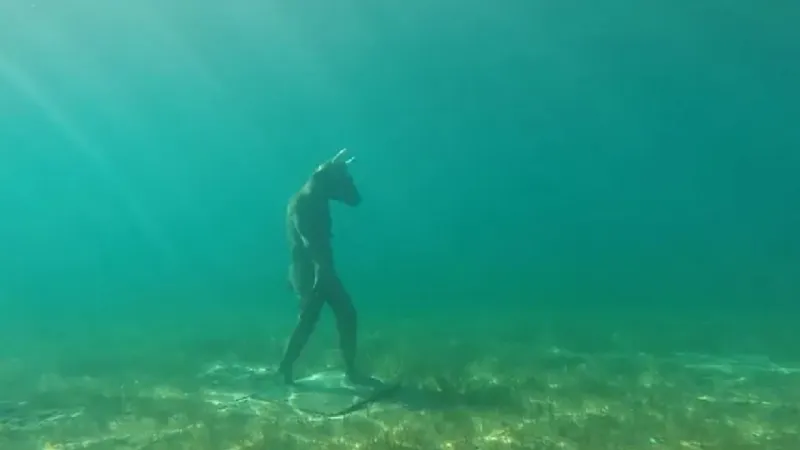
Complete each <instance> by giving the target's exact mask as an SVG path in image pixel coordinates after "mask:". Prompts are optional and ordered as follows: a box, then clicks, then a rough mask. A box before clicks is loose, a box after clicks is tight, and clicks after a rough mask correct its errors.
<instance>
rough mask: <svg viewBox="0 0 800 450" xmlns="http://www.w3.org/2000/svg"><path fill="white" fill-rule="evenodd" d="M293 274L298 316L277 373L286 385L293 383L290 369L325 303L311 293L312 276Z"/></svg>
mask: <svg viewBox="0 0 800 450" xmlns="http://www.w3.org/2000/svg"><path fill="white" fill-rule="evenodd" d="M294 270H295V273H294V274H293V276H292V277H291V278H292V285H293V287H294V289H295V292H296V293H297V296H298V299H299V300H300V315H299V317H298V320H297V324H296V325H295V327H294V331H293V332H292V335H291V336H290V337H289V342H288V343H287V344H286V350H285V351H284V354H283V359H282V360H281V363H280V366H279V368H278V371H279V372H280V373H281V374H282V375H283V378H284V380H285V381H286V382H287V383H292V382H293V381H294V378H293V374H292V367H293V365H294V363H295V361H297V358H299V357H300V353H302V351H303V348H304V347H305V346H306V343H308V339H309V338H310V337H311V333H313V331H314V328H315V326H316V324H317V321H318V320H319V314H320V312H321V311H322V305H324V304H325V301H324V299H323V297H322V296H320V295H315V293H314V292H313V291H312V287H313V275H312V276H311V277H308V276H305V275H307V274H304V273H300V272H303V270H302V268H299V267H298V268H294Z"/></svg>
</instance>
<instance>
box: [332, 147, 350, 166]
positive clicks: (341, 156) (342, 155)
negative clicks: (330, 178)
mask: <svg viewBox="0 0 800 450" xmlns="http://www.w3.org/2000/svg"><path fill="white" fill-rule="evenodd" d="M355 160H356V157H355V156H351V157H349V158H347V149H346V148H343V149H341V150H339V153H337V154H336V156H334V157H333V159H331V162H332V163H334V164H338V163H342V162H343V163H345V164H350V163H352V162H353V161H355Z"/></svg>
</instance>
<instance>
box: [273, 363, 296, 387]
mask: <svg viewBox="0 0 800 450" xmlns="http://www.w3.org/2000/svg"><path fill="white" fill-rule="evenodd" d="M277 375H278V376H279V377H281V379H282V380H283V382H284V383H286V384H294V374H293V372H292V368H291V367H290V366H284V365H281V366H280V367H278V371H277Z"/></svg>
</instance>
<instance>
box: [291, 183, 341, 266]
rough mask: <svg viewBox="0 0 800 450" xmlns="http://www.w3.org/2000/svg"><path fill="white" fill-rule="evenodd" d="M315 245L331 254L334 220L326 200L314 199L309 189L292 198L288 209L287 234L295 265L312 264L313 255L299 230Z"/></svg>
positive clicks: (302, 190)
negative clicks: (299, 225)
mask: <svg viewBox="0 0 800 450" xmlns="http://www.w3.org/2000/svg"><path fill="white" fill-rule="evenodd" d="M298 224H302V226H301V227H300V228H302V229H303V231H304V233H305V238H306V239H308V240H309V241H312V242H311V243H312V244H313V245H316V246H318V247H322V248H327V249H328V252H326V253H329V254H331V257H332V251H331V250H330V249H331V238H332V220H331V213H330V206H329V204H328V202H327V201H326V200H319V199H315V198H313V195H312V193H310V192H309V191H308V190H307V189H301V190H300V191H299V192H298V193H297V194H295V195H294V196H292V198H291V199H290V200H289V204H288V206H287V208H286V233H287V241H288V244H289V250H290V252H291V256H292V261H293V263H295V264H296V263H306V262H307V263H311V262H312V261H311V260H310V259H311V254H310V253H309V250H308V248H307V246H306V243H305V241H304V239H303V236H302V235H301V232H300V230H299V229H298Z"/></svg>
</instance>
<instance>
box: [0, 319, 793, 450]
mask: <svg viewBox="0 0 800 450" xmlns="http://www.w3.org/2000/svg"><path fill="white" fill-rule="evenodd" d="M275 339H277V337H276V338H275ZM315 339H317V340H319V339H320V338H315ZM364 341H365V342H364V345H363V347H364V349H365V350H364V353H365V360H368V361H369V365H370V367H371V369H372V370H373V371H374V373H375V374H376V375H379V376H382V377H385V378H389V379H392V378H397V377H400V379H401V380H402V381H403V383H404V386H405V388H404V390H403V391H402V393H400V394H398V397H397V398H395V399H393V401H389V402H386V403H379V404H375V405H372V406H371V407H369V408H366V409H364V410H361V411H358V412H355V413H353V414H351V415H348V416H346V417H343V418H334V419H323V418H320V417H313V416H310V415H304V414H299V413H298V412H297V411H295V410H294V409H293V408H292V406H291V405H289V404H281V403H279V402H277V403H276V402H263V401H256V400H253V399H252V398H248V397H247V393H248V392H249V391H248V389H254V388H257V385H258V382H259V381H258V380H259V376H260V375H259V374H258V373H257V372H258V371H259V370H262V369H263V367H261V366H258V363H259V362H257V361H256V362H254V361H245V360H244V359H245V358H242V357H241V356H238V357H237V356H235V353H236V348H235V346H234V348H230V349H228V352H230V354H228V355H227V356H225V357H220V355H214V357H209V355H208V354H206V353H208V352H206V353H203V352H200V351H198V352H197V354H196V355H193V354H191V352H188V351H187V353H184V354H182V355H180V361H179V362H175V363H174V364H173V365H172V366H170V367H171V368H170V369H169V370H166V369H164V368H163V366H157V365H156V366H154V367H147V366H145V365H144V363H143V362H141V363H137V364H131V365H129V366H126V367H130V366H136V367H137V370H135V371H130V370H118V371H108V372H105V373H104V372H103V371H101V370H96V371H92V370H88V369H87V370H79V369H76V368H75V367H73V368H71V369H70V370H63V371H62V372H61V373H58V372H56V371H51V372H47V373H38V374H37V375H35V376H30V375H28V376H25V377H23V379H17V380H16V381H15V382H14V383H16V384H14V386H16V387H15V388H14V389H4V390H3V392H4V395H6V397H7V398H3V399H0V400H2V403H0V449H2V450H29V449H30V450H40V449H48V450H55V449H59V450H61V449H63V450H73V449H90V450H102V449H114V450H134V449H135V450H162V449H163V450H167V449H169V450H172V449H192V450H202V449H209V450H244V449H269V450H272V449H275V450H304V449H315V450H334V449H342V450H343V449H348V450H352V449H374V450H381V449H387V450H388V449H393V450H401V449H408V450H411V449H426V450H435V449H442V450H445V449H446V450H495V449H496V450H499V449H504V450H512V449H514V450H517V449H520V450H521V449H531V450H532V449H543V450H544V449H564V450H571V449H576V450H578V449H580V450H599V449H615V450H622V449H631V450H633V449H651V450H662V449H687V450H691V449H697V450H700V449H703V450H707V449H721V450H722V449H724V450H745V449H754V450H755V449H759V450H766V449H769V450H781V449H787V450H798V449H800V368H797V367H792V366H787V365H777V364H774V363H772V362H770V361H768V360H766V359H764V358H757V357H745V356H735V357H734V356H728V357H718V356H709V355H702V354H682V353H673V354H668V355H664V354H662V355H658V356H656V355H653V354H646V353H638V352H619V353H609V352H605V353H595V352H593V353H586V352H584V353H581V352H576V351H571V350H569V349H568V348H562V347H559V346H550V347H540V348H534V347H533V346H531V345H530V343H526V342H523V341H499V340H498V341H496V342H493V341H491V340H490V339H486V338H484V339H476V338H475V337H473V338H472V339H470V340H468V341H467V340H458V339H450V340H447V341H442V340H438V341H436V340H434V341H432V340H430V339H428V338H427V337H423V336H422V335H420V336H419V338H418V339H415V337H414V335H412V334H409V333H408V332H407V333H404V334H403V339H399V338H398V335H397V334H393V335H391V336H382V335H376V334H373V335H371V336H368V337H366V338H365V340H364ZM261 342H263V340H262V341H261ZM248 345H251V346H252V345H253V344H252V343H251V344H248ZM322 347H323V348H322V349H321V350H310V351H309V354H307V355H304V357H303V360H302V364H300V365H299V366H298V372H300V373H299V375H302V372H307V373H309V372H313V371H317V370H323V369H326V368H330V367H335V366H336V364H338V354H337V353H336V352H335V350H334V349H329V348H324V345H322ZM421 349H424V351H421ZM259 351H260V350H259ZM252 352H253V353H256V351H255V350H252ZM176 357H177V356H176ZM143 361H144V360H143ZM261 363H262V364H263V361H261ZM20 364H21V363H20ZM14 367H16V366H15V363H14V362H13V361H6V362H5V364H4V365H0V371H2V370H5V371H6V372H7V373H6V374H5V375H3V378H0V379H2V380H5V381H8V380H10V379H11V378H9V377H10V375H9V373H10V372H14V373H17V374H18V375H19V374H21V373H22V372H21V371H20V369H19V367H17V368H16V369H14ZM176 367H180V368H181V369H180V370H179V369H176ZM220 368H229V369H230V368H233V369H235V370H234V371H236V370H239V372H238V373H240V374H241V373H242V371H250V372H252V373H254V374H255V375H254V376H253V377H252V378H250V379H249V380H247V382H245V383H242V382H241V377H240V378H239V382H236V383H234V382H233V381H231V382H230V383H228V382H226V381H225V380H224V379H222V381H220V380H221V379H220V378H219V377H214V376H209V374H213V373H218V371H219V369H220ZM159 370H160V372H159ZM215 371H216V372H215ZM234 378H235V377H231V378H230V380H233V379H234ZM7 386H8V384H7ZM254 386H255V387H254Z"/></svg>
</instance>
